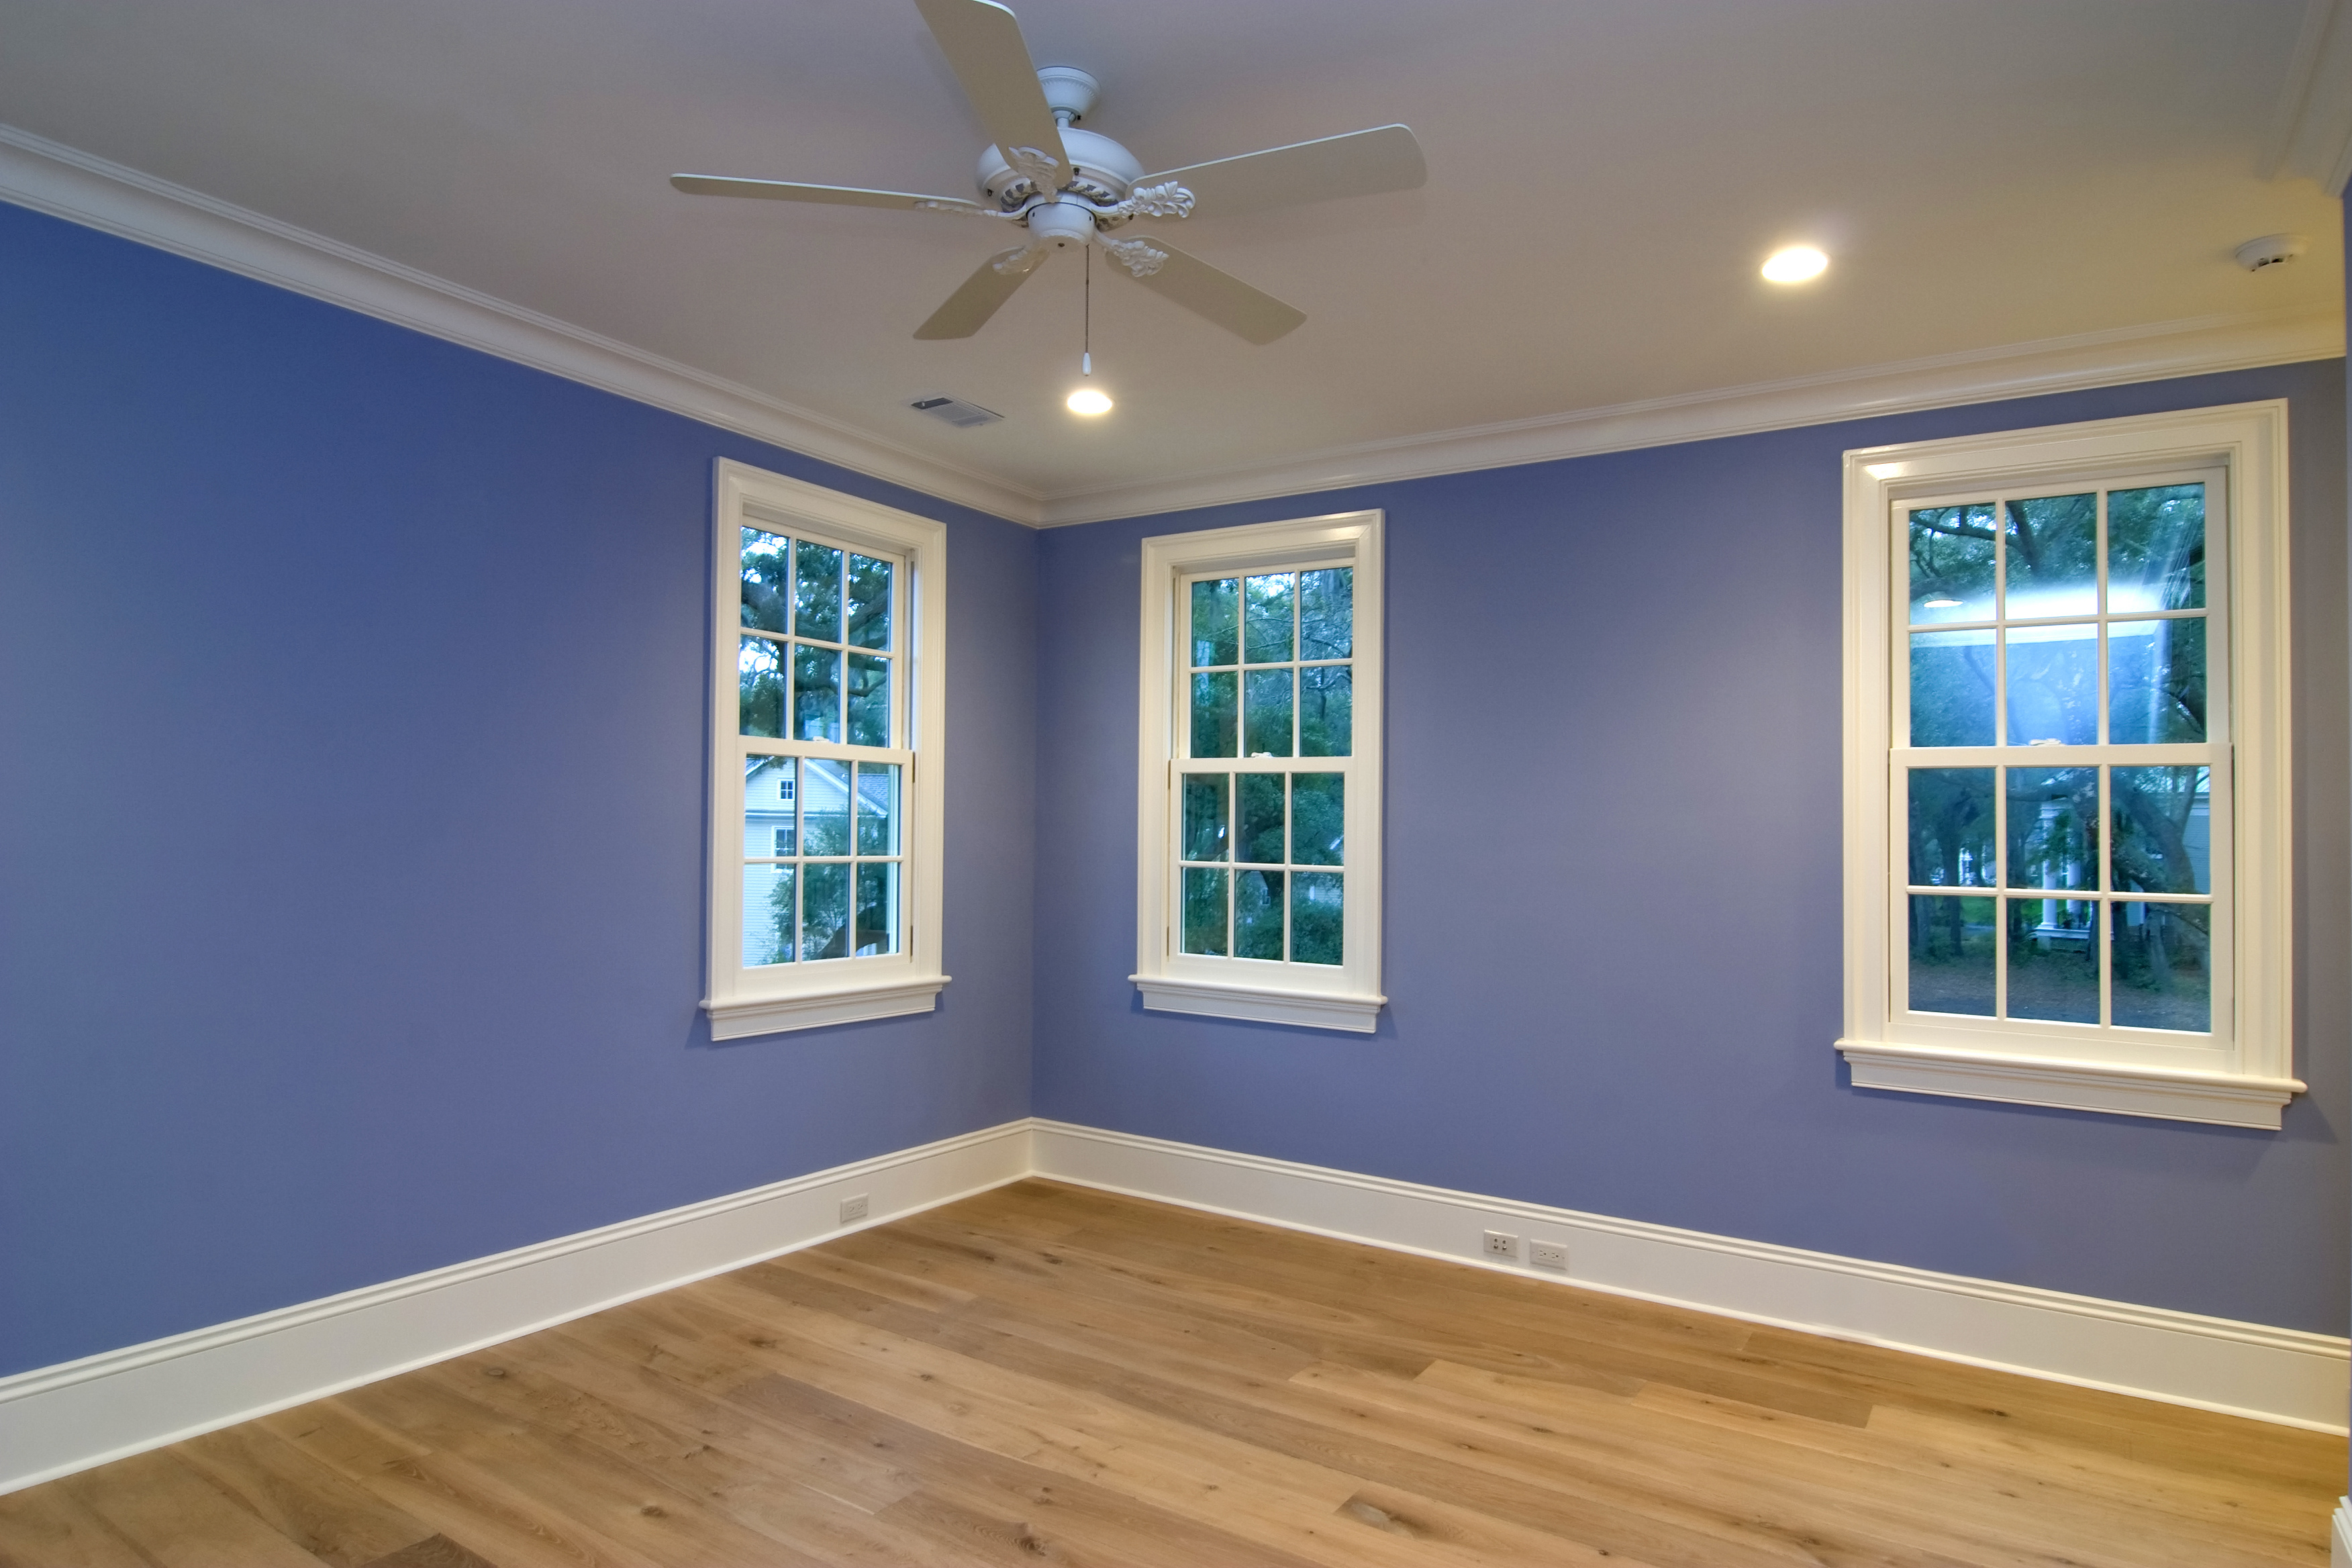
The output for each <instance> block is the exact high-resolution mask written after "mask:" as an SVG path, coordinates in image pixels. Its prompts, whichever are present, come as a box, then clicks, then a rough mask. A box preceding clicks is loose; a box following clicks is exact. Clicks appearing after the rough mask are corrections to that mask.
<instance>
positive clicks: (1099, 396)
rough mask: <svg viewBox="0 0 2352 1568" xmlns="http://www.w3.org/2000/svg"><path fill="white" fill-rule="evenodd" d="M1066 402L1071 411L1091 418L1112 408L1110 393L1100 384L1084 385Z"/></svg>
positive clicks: (1106, 412)
mask: <svg viewBox="0 0 2352 1568" xmlns="http://www.w3.org/2000/svg"><path fill="white" fill-rule="evenodd" d="M1064 402H1065V405H1066V406H1067V407H1068V409H1069V411H1070V412H1071V413H1073V414H1081V415H1084V416H1086V417H1087V418H1089V419H1094V418H1097V417H1099V416H1102V415H1105V414H1108V413H1109V412H1110V410H1111V401H1110V394H1109V393H1108V392H1105V391H1104V390H1103V389H1102V388H1101V387H1099V386H1082V387H1080V388H1078V389H1077V390H1076V392H1073V393H1072V394H1070V395H1069V396H1068V397H1067V398H1066V399H1065V400H1064Z"/></svg>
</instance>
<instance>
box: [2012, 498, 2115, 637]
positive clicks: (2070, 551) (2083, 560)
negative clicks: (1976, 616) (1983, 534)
mask: <svg viewBox="0 0 2352 1568" xmlns="http://www.w3.org/2000/svg"><path fill="white" fill-rule="evenodd" d="M2004 510H2005V512H2006V514H2007V519H2008V529H2007V531H2008V546H2009V606H2008V616H2009V618H2010V619H2011V620H2013V621H2017V620H2024V619H2026V618H2028V617H2029V616H2086V615H2089V614H2091V613H2093V612H2094V611H2095V610H2097V609H2098V607H2099V500H2098V497H2096V496H2091V495H2082V496H2044V497H2042V499H2041V500H2013V501H2011V502H2010V503H2009V505H2008V506H2007V507H2006V508H2005V509H2004Z"/></svg>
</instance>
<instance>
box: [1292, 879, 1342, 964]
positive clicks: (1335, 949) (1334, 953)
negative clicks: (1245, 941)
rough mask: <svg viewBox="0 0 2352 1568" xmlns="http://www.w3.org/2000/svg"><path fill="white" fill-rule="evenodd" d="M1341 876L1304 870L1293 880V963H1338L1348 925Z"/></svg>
mask: <svg viewBox="0 0 2352 1568" xmlns="http://www.w3.org/2000/svg"><path fill="white" fill-rule="evenodd" d="M1340 895H1341V885H1340V879H1339V877H1338V876H1337V875H1335V874H1334V873H1332V872H1329V871H1301V872H1299V873H1297V875H1296V876H1294V877H1292V878H1291V879H1290V962H1291V963H1339V961H1340V953H1341V949H1342V947H1343V945H1344V944H1343V943H1342V942H1341V937H1342V935H1343V928H1344V927H1345V925H1346V918H1347V911H1346V907H1345V900H1343V899H1342V898H1341V896H1340Z"/></svg>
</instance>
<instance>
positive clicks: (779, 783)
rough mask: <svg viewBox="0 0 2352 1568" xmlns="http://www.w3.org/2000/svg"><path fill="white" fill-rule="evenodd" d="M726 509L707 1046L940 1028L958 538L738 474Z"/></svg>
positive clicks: (771, 477) (868, 507)
mask: <svg viewBox="0 0 2352 1568" xmlns="http://www.w3.org/2000/svg"><path fill="white" fill-rule="evenodd" d="M715 510H716V516H717V521H716V528H715V533H714V545H713V554H714V557H715V560H716V563H717V565H716V571H715V574H714V594H713V606H714V616H715V621H716V626H715V637H714V643H713V649H712V680H711V703H712V706H711V731H712V732H711V764H710V766H711V792H712V800H711V814H710V820H711V823H712V829H711V844H710V873H709V875H710V888H711V902H710V921H709V932H710V936H709V941H710V976H709V994H708V996H707V997H706V998H705V1000H704V1002H703V1007H704V1009H705V1010H706V1011H707V1012H708V1013H709V1015H710V1032H711V1034H712V1036H713V1037H716V1038H719V1039H727V1038H731V1037H739V1036H744V1035H756V1034H767V1033H772V1032H774V1031H777V1030H782V1029H798V1028H807V1027H810V1026H814V1025H820V1024H835V1023H845V1022H848V1021H850V1020H853V1019H858V1018H877V1017H887V1016H890V1015H893V1014H899V1013H918V1012H928V1011H929V1010H930V1009H931V1008H932V1007H933V1006H934V1005H936V998H937V995H938V993H939V990H940V987H941V986H942V985H944V984H946V983H947V977H946V976H945V975H943V974H941V973H940V960H939V927H940V816H941V804H942V801H941V795H940V742H941V730H942V724H943V718H944V715H943V713H942V707H943V703H942V700H941V694H942V686H943V682H942V679H941V675H942V672H941V670H940V659H939V650H940V648H941V647H943V638H942V629H943V628H942V617H943V615H944V605H945V575H944V574H945V571H946V542H945V531H944V530H943V529H942V528H941V527H940V525H939V524H938V523H936V522H932V521H929V520H927V519H924V518H919V517H914V516H911V515H909V514H908V513H905V512H900V511H896V510H891V509H890V508H887V507H883V506H877V505H875V504H873V503H871V502H867V501H862V500H856V498H854V497H850V496H845V495H841V494H838V493H836V492H835V491H832V490H826V489H819V488H817V487H816V486H814V485H809V484H804V483H803V482H801V481H799V480H796V479H786V478H783V477H782V476H781V475H777V474H770V473H765V472H762V471H761V470H759V469H757V468H747V467H744V466H743V465H741V464H739V463H732V462H724V461H722V462H721V463H720V464H719V469H718V495H717V506H716V509H715Z"/></svg>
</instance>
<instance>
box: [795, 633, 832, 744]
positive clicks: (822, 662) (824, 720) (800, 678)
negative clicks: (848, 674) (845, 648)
mask: <svg viewBox="0 0 2352 1568" xmlns="http://www.w3.org/2000/svg"><path fill="white" fill-rule="evenodd" d="M793 739H794V740H796V741H838V740H840V739H841V655H839V654H838V653H835V651H834V650H833V649H831V648H829V647H809V646H808V645H807V644H806V643H794V644H793Z"/></svg>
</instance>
